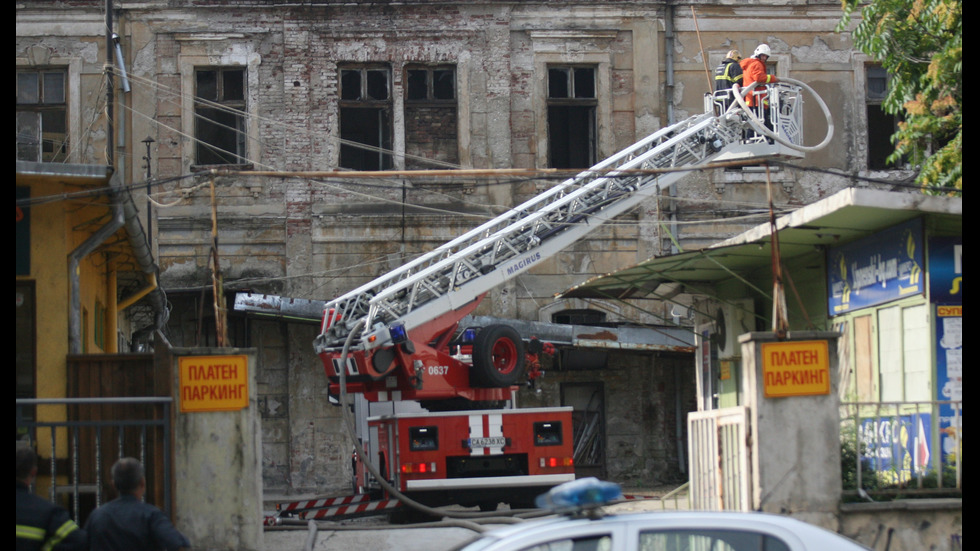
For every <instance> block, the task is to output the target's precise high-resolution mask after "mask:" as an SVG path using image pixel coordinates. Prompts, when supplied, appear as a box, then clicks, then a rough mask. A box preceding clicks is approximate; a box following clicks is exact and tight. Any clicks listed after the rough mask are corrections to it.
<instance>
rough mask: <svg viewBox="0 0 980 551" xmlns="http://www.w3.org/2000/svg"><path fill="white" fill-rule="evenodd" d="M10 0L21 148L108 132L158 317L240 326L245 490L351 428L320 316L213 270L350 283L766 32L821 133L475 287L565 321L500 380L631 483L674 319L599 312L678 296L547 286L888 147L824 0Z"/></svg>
mask: <svg viewBox="0 0 980 551" xmlns="http://www.w3.org/2000/svg"><path fill="white" fill-rule="evenodd" d="M17 6H18V7H17V14H16V15H17V37H16V60H17V72H18V105H17V108H18V111H17V112H18V159H20V157H21V155H23V156H25V159H24V160H27V159H26V157H30V156H35V157H36V159H34V160H45V161H61V162H88V163H91V162H100V161H103V160H104V158H105V155H104V152H105V150H106V148H107V147H111V148H112V149H113V151H114V152H115V159H116V161H115V164H116V170H117V172H119V173H121V174H122V177H123V179H124V181H125V182H126V183H127V184H128V185H131V186H133V194H134V197H135V198H136V202H137V204H138V205H141V208H143V207H142V205H144V204H145V209H144V211H143V212H142V215H143V223H144V225H145V227H146V228H147V230H148V235H149V237H150V242H151V246H152V248H153V251H154V255H155V258H156V259H157V261H158V263H159V266H160V269H161V282H160V283H161V286H162V287H163V289H164V290H165V291H166V293H167V299H168V301H169V305H170V308H171V310H170V321H169V323H168V325H167V327H166V328H165V331H164V333H165V335H166V336H167V338H168V340H169V341H170V343H171V344H173V345H175V346H188V347H192V346H215V345H220V344H221V339H223V335H222V334H221V333H222V331H227V341H224V342H225V344H226V345H229V346H240V347H253V348H255V349H257V351H258V356H259V359H260V361H259V364H260V365H259V373H258V375H257V379H258V381H259V388H257V389H255V391H256V392H258V394H259V397H260V404H261V407H262V426H263V443H264V444H263V466H264V470H263V482H264V485H265V488H266V492H267V493H279V494H300V493H313V492H315V493H328V492H335V491H338V490H344V489H347V488H349V485H350V478H349V477H350V452H351V443H350V440H349V437H348V436H347V434H346V433H345V432H344V430H343V428H342V426H341V423H340V422H339V420H340V415H339V412H338V411H337V408H335V407H333V406H331V405H329V403H328V396H327V391H326V386H327V385H326V383H327V381H326V378H325V376H324V373H323V369H322V366H321V364H320V360H319V359H318V358H317V357H316V356H315V355H314V353H313V348H312V342H313V339H314V337H315V336H316V334H317V332H318V330H319V327H318V325H317V324H316V323H315V322H310V321H308V320H295V319H294V320H290V319H283V318H263V317H258V316H250V315H243V314H241V313H239V312H236V311H234V309H233V308H232V305H233V302H234V297H235V294H236V293H238V292H252V293H257V294H264V295H274V296H282V297H293V298H296V299H305V300H314V301H316V300H326V299H329V298H332V297H335V296H337V295H339V294H342V293H344V292H346V291H348V290H350V289H352V288H355V287H356V286H358V285H360V284H362V283H364V282H365V281H368V280H369V279H371V278H374V277H376V276H378V275H380V274H383V273H386V272H388V271H389V270H392V269H394V268H397V267H398V266H400V265H402V264H403V263H405V262H406V261H407V260H409V259H411V258H413V257H414V256H417V255H418V254H420V253H422V252H425V251H428V250H431V249H432V248H434V247H436V246H438V245H441V244H442V243H444V242H446V241H449V240H450V239H452V238H454V237H455V236H457V235H459V234H461V233H463V232H465V231H466V230H468V229H470V228H472V227H474V226H477V225H479V224H480V223H482V222H483V221H486V220H488V219H489V218H492V217H493V216H496V215H498V214H500V213H502V212H504V211H506V210H507V209H509V208H511V207H513V206H515V205H518V204H520V203H522V202H523V201H525V200H527V199H529V198H531V197H533V196H534V195H536V194H537V193H540V192H542V191H544V190H546V189H548V188H549V187H551V186H553V185H556V184H557V183H559V182H560V181H561V179H562V178H564V177H566V176H567V174H566V175H562V173H561V172H558V171H552V172H547V171H543V172H540V173H537V174H531V173H529V172H528V173H523V172H521V171H520V169H525V170H528V171H530V170H531V169H580V168H586V167H588V166H591V165H593V164H594V163H596V162H597V161H600V160H602V159H604V158H606V157H608V156H610V155H612V154H613V153H615V152H617V151H619V150H621V149H622V148H624V147H626V146H628V145H630V144H632V143H635V142H636V141H638V140H640V139H642V138H643V137H645V136H647V135H649V134H651V133H652V132H654V131H656V130H659V129H660V128H663V127H665V126H667V125H669V124H671V123H672V122H676V121H679V120H682V119H684V118H686V117H688V116H690V115H693V114H697V113H700V112H701V111H702V110H703V105H704V95H705V93H707V92H709V91H710V90H712V89H713V87H714V84H713V76H712V71H713V69H714V67H715V66H716V65H718V64H719V63H720V62H721V61H722V59H723V58H724V56H725V53H726V52H727V51H728V50H730V49H732V48H737V49H739V50H741V52H742V54H743V55H744V56H749V55H751V53H752V51H753V50H754V49H755V47H756V46H757V45H758V44H759V43H762V42H765V43H768V44H769V45H770V47H771V49H772V54H773V55H772V57H771V58H770V60H769V69H770V72H772V73H774V74H776V75H780V76H789V77H792V78H794V79H797V80H800V81H804V82H807V83H808V84H809V85H810V86H811V87H812V88H813V89H814V90H815V91H816V92H817V93H818V94H820V96H821V97H823V98H824V99H825V100H826V101H827V102H828V103H829V104H830V105H831V111H832V116H833V129H834V132H835V137H834V140H833V141H832V143H831V144H830V145H829V146H828V147H826V148H825V149H823V150H821V151H818V152H816V153H812V154H809V155H808V156H807V157H806V159H805V160H803V161H800V162H799V163H796V164H795V165H792V166H786V165H773V166H771V167H770V168H769V170H766V169H764V168H763V167H758V166H754V167H729V168H716V169H712V170H704V171H698V172H692V173H691V174H690V175H689V176H688V177H687V178H686V179H685V180H684V181H683V182H682V183H681V184H679V185H677V186H676V187H675V188H674V189H671V190H670V191H669V192H665V193H664V195H663V196H661V197H658V198H654V199H651V200H649V201H647V202H646V203H644V205H643V206H642V207H641V208H637V209H634V210H632V211H630V212H629V213H627V214H625V215H623V216H621V217H619V218H617V219H615V220H611V221H609V222H607V223H606V224H605V225H604V226H603V227H602V228H600V229H598V230H596V231H595V232H593V233H592V234H591V235H590V237H589V238H587V239H584V240H581V241H579V242H577V243H575V244H574V245H572V246H571V247H570V248H568V249H567V250H565V251H563V252H562V253H560V254H558V255H556V256H554V257H552V258H550V259H547V260H546V261H544V262H542V263H541V264H540V265H539V266H536V267H534V268H533V269H532V270H530V271H529V272H527V273H526V274H524V275H522V276H520V277H518V278H516V279H514V280H511V281H509V282H508V283H506V284H505V285H502V286H500V287H499V288H497V289H494V290H493V291H492V292H491V293H490V295H489V296H488V297H487V299H486V300H485V301H484V302H483V304H482V305H481V307H480V309H479V310H478V311H477V312H476V314H478V315H481V316H493V317H496V318H506V319H512V320H519V321H524V322H535V323H542V324H551V325H566V326H567V325H571V326H573V327H574V328H575V330H574V335H573V338H571V339H569V340H568V342H562V343H559V344H560V345H561V346H559V353H558V354H557V355H556V356H555V358H554V359H553V360H550V361H549V364H548V365H546V366H545V367H546V376H545V377H544V378H543V379H541V380H540V381H539V383H538V384H537V386H536V388H534V389H525V390H522V391H520V393H519V394H518V397H517V402H518V404H519V405H521V406H530V405H560V404H569V405H574V406H575V407H576V409H577V413H578V414H579V415H580V418H581V419H583V420H586V421H590V422H592V421H594V427H595V431H596V432H595V433H594V435H595V439H594V446H593V448H592V450H593V452H594V453H593V454H592V455H590V456H588V459H587V460H586V461H583V462H581V463H580V464H581V465H582V468H583V472H586V470H588V472H589V473H590V474H597V475H600V476H603V477H606V478H609V479H611V480H616V481H617V482H620V483H621V484H623V485H624V486H627V487H643V486H649V485H655V484H656V485H659V484H670V483H676V482H682V481H683V480H684V479H685V476H686V475H685V461H686V459H685V453H686V451H685V443H684V442H685V434H684V433H685V419H686V413H687V412H688V411H692V410H694V409H696V398H695V390H694V380H695V377H694V373H693V371H692V370H693V367H692V366H693V361H692V355H693V336H691V337H690V338H688V337H683V336H682V337H673V336H672V337H670V338H669V339H667V340H666V342H663V343H661V344H649V341H648V340H647V337H646V336H643V335H640V336H636V337H633V336H631V335H632V333H629V332H626V331H623V329H624V328H623V326H624V325H629V326H630V327H635V328H637V331H638V332H640V333H642V332H643V331H646V332H648V333H657V331H661V332H663V331H667V329H663V330H661V329H659V328H668V329H669V331H678V329H677V328H676V326H680V327H681V328H682V329H681V330H680V334H681V335H683V334H684V333H685V332H686V333H688V334H691V333H692V331H691V330H690V324H691V320H692V319H693V315H692V313H691V311H690V308H689V307H690V306H691V304H690V302H689V301H686V299H685V295H684V294H680V295H676V296H674V295H673V294H671V293H670V291H669V290H664V291H663V297H662V298H663V300H656V301H642V302H630V301H616V300H588V301H586V300H581V299H566V300H558V301H556V300H555V299H554V296H555V294H556V293H559V292H561V291H563V290H565V289H568V288H570V287H573V286H575V285H578V284H580V283H582V282H583V281H585V280H587V279H589V278H591V277H594V276H596V275H600V274H605V273H608V272H612V271H615V270H617V269H619V268H622V267H624V266H628V265H632V264H635V263H636V262H639V261H642V260H644V259H647V258H650V257H653V256H656V255H660V254H665V253H668V252H672V251H674V252H676V251H677V250H691V249H696V248H699V247H703V246H706V245H709V244H711V243H714V242H716V241H718V240H720V239H723V238H726V237H729V236H731V235H734V234H736V233H739V232H740V231H742V230H744V229H746V228H749V227H752V226H755V225H757V224H759V223H760V222H763V221H765V220H766V219H767V217H768V215H769V203H768V201H767V197H768V195H769V193H770V189H771V194H772V202H773V204H774V205H775V208H776V209H777V210H780V211H782V210H785V209H791V208H794V207H799V206H801V205H805V204H808V203H811V202H813V201H814V200H816V199H819V198H822V197H825V196H828V195H830V194H832V193H833V192H835V191H837V190H839V189H841V188H843V187H847V186H849V185H853V182H852V181H850V180H849V179H847V178H844V177H838V176H834V175H833V174H831V173H829V172H828V170H829V171H839V172H841V173H849V174H865V175H874V174H876V172H875V171H879V170H884V171H886V172H882V173H880V174H889V175H891V174H893V172H894V171H891V170H888V169H889V167H886V166H884V164H883V163H884V161H883V156H882V154H881V147H882V146H881V144H880V143H879V142H877V141H876V140H878V139H879V138H884V139H885V141H886V142H887V135H889V134H890V132H891V128H889V125H891V124H893V123H894V121H892V120H891V119H890V118H888V117H887V116H882V115H881V111H880V101H881V99H882V97H883V93H884V90H885V88H884V86H885V85H886V80H887V78H886V75H883V74H881V73H880V71H879V70H878V69H876V67H875V66H873V65H871V64H869V61H868V60H867V59H866V58H864V57H863V56H861V55H860V54H858V53H856V52H855V51H854V50H853V49H852V47H851V45H850V40H849V35H848V33H847V32H836V31H835V28H836V27H837V25H838V22H839V19H840V4H839V2H837V1H836V0H788V1H785V2H778V3H776V2H768V1H761V0H760V1H755V0H748V1H745V2H739V3H737V4H736V3H732V2H719V1H701V2H694V3H693V4H688V5H684V6H680V5H675V4H673V3H670V2H647V1H595V2H585V1H542V2H534V1H531V2H509V1H490V0H479V1H470V2H445V1H434V0H433V1H426V0H414V1H413V0H409V1H402V2H383V1H382V2H376V1H375V2H332V1H322V2H320V1H312V2H285V1H279V0H269V1H258V0H255V1H248V0H239V1H231V0H228V1H206V0H197V1H182V0H166V1H164V0H147V1H141V2H129V1H120V0H115V1H114V2H108V3H106V2H102V1H92V2H86V1H79V0H75V1H72V2H29V1H28V2H19V3H18V4H17ZM107 9H108V11H109V13H108V14H107V13H106V10H107ZM107 15H108V17H107ZM109 19H111V25H112V26H111V28H112V30H113V31H114V32H115V34H117V35H118V36H117V40H115V41H111V40H108V39H107V36H106V28H107V25H106V21H107V20H109ZM109 43H112V44H113V45H114V47H113V48H112V49H115V51H114V52H109V51H108V50H109V49H110V48H108V47H107V45H108V44H109ZM107 54H108V55H107ZM107 68H108V69H109V70H110V71H111V73H112V75H113V77H114V78H113V86H114V90H113V92H114V93H113V95H112V98H113V107H114V109H113V110H112V113H113V116H112V119H111V124H112V125H113V128H114V130H115V132H114V133H113V134H111V135H113V136H114V140H113V141H114V143H112V144H107V143H106V132H105V131H104V128H105V127H106V125H107V124H108V122H107V119H106V104H107V100H106V97H107V94H106V89H105V83H106V79H105V77H104V73H105V71H106V70H107ZM31 77H33V81H32V80H31ZM22 80H23V82H25V83H26V82H41V83H42V85H43V86H44V87H45V88H44V89H43V90H42V92H43V95H42V98H41V99H30V98H28V99H25V100H24V101H23V102H22V101H21V82H22ZM59 83H60V84H59ZM806 123H807V125H808V126H807V128H806V133H805V136H806V140H805V142H806V143H817V142H819V141H820V140H821V139H822V136H824V135H825V132H827V129H828V124H827V121H825V120H824V117H823V115H822V114H821V112H820V109H819V108H818V107H817V104H816V102H813V103H812V104H808V107H807V114H806ZM32 140H33V142H32ZM22 142H23V143H24V146H23V147H21V143H22ZM32 143H33V144H34V145H35V147H33V148H32V147H30V146H31V144H32ZM807 167H811V168H818V169H821V170H809V169H807ZM450 169H467V171H466V172H465V173H464V175H456V176H446V175H445V173H444V172H441V171H444V170H450ZM339 171H347V172H345V173H343V174H338V172H339ZM364 171H370V172H372V174H371V175H370V177H366V175H365V176H359V174H358V172H364ZM405 171H416V174H405ZM379 172H380V174H379ZM767 182H771V183H772V186H771V188H770V187H769V186H767ZM144 200H145V201H144ZM219 276H220V277H219ZM216 281H219V282H220V286H217V285H216V284H215V282H216ZM216 288H219V289H222V290H223V291H220V292H219V294H222V293H223V295H224V296H223V299H224V300H223V301H218V305H217V306H215V301H214V298H213V294H214V290H215V289H216ZM216 312H217V316H216ZM224 317H227V324H226V325H224V324H217V323H216V318H217V319H221V318H224ZM216 327H225V328H226V329H216ZM651 327H653V328H657V329H651ZM683 328H686V329H683ZM670 335H675V333H670ZM136 344H137V345H138V344H140V343H136ZM586 424H587V423H583V426H585V425H586Z"/></svg>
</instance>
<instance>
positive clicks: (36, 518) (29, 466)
mask: <svg viewBox="0 0 980 551" xmlns="http://www.w3.org/2000/svg"><path fill="white" fill-rule="evenodd" d="M15 467H16V469H17V547H16V549H17V551H27V550H33V549H45V550H48V549H50V550H53V551H69V550H75V549H88V537H87V536H86V534H85V531H84V530H82V529H81V528H79V527H78V525H77V524H75V521H73V520H72V519H71V517H69V516H68V511H66V510H65V509H64V508H63V507H59V506H58V505H55V504H54V503H51V502H50V501H48V500H46V499H44V498H41V497H38V496H36V495H34V494H33V493H31V490H30V486H31V483H32V482H33V481H34V477H35V476H37V455H36V454H35V453H34V450H33V449H32V448H31V446H30V444H28V443H26V442H17V462H16V465H15Z"/></svg>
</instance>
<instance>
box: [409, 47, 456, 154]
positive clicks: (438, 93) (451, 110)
mask: <svg viewBox="0 0 980 551" xmlns="http://www.w3.org/2000/svg"><path fill="white" fill-rule="evenodd" d="M404 82H405V153H406V160H405V167H406V168H408V169H413V168H418V169H424V168H434V167H433V166H432V164H431V163H426V162H425V161H424V159H433V160H436V161H441V162H443V163H451V164H457V163H458V162H459V140H458V125H457V114H456V113H457V110H456V67H455V66H452V65H435V66H425V65H409V66H407V67H406V68H405V80H404Z"/></svg>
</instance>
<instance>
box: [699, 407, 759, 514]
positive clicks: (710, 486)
mask: <svg viewBox="0 0 980 551" xmlns="http://www.w3.org/2000/svg"><path fill="white" fill-rule="evenodd" d="M687 419H688V420H687V424H688V454H689V457H690V461H691V486H690V504H691V507H692V508H693V509H697V510H709V511H710V510H715V511H721V510H723V511H749V510H751V508H752V496H751V494H750V486H749V479H750V470H751V465H749V448H748V445H747V444H746V442H747V441H748V439H747V437H746V436H747V434H748V430H749V413H748V408H747V407H745V406H738V407H731V408H723V409H717V410H709V411H698V412H691V413H690V414H688V417H687Z"/></svg>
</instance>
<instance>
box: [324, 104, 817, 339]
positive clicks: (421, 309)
mask: <svg viewBox="0 0 980 551" xmlns="http://www.w3.org/2000/svg"><path fill="white" fill-rule="evenodd" d="M782 88H783V89H782V90H781V91H780V92H779V93H778V94H772V100H773V102H774V105H773V106H772V108H773V109H774V113H777V114H778V115H779V116H780V120H781V121H783V122H781V123H779V124H777V125H776V132H777V133H778V134H780V136H781V137H783V138H784V139H786V140H788V141H790V142H792V143H800V141H799V140H800V135H801V134H802V124H801V118H802V100H801V96H800V91H799V89H798V88H795V89H794V87H790V86H783V87H782ZM747 128H748V125H747V124H746V120H745V118H744V116H743V115H741V114H740V113H739V112H738V111H737V110H734V109H730V110H728V111H727V112H725V111H724V110H723V109H720V108H719V104H718V103H717V102H716V101H714V100H713V99H712V97H711V96H706V98H705V113H704V114H700V115H695V116H692V117H690V118H688V119H686V120H684V121H681V122H678V123H676V124H673V125H671V126H669V127H666V128H664V129H661V130H660V131H658V132H656V133H654V134H652V135H650V136H648V137H647V138H645V139H643V140H641V141H639V142H637V143H635V144H633V145H632V146H630V147H628V148H626V149H624V150H623V151H621V152H619V153H617V154H615V155H613V156H612V157H609V158H608V159H606V160H604V161H602V162H600V163H599V164H597V165H595V166H593V167H592V168H590V169H587V170H584V171H582V172H581V173H579V174H577V175H575V176H574V177H572V178H569V179H567V180H565V181H563V182H562V183H561V184H559V185H557V186H555V187H554V188H552V189H550V190H548V191H546V192H544V193H542V194H540V195H538V196H536V197H534V198H533V199H531V200H529V201H527V202H525V203H523V204H521V205H519V206H517V207H515V208H513V209H511V210H510V211H508V212H506V213H504V214H502V215H501V216H498V217H497V218H495V219H493V220H491V221H489V222H487V223H485V224H483V225H481V226H479V227H477V228H475V229H473V230H471V231H469V232H467V233H466V234H464V235H462V236H460V237H458V238H456V239H453V240H452V241H450V242H448V243H446V244H444V245H442V246H441V247H438V248H437V249H435V250H433V251H431V252H429V253H427V254H424V255H422V256H420V257H418V258H416V259H414V260H412V261H411V262H409V263H407V264H405V265H404V266H401V267H399V268H397V269H395V270H392V271H391V272H389V273H387V274H385V275H383V276H381V277H379V278H377V279H375V280H374V281H371V282H370V283H367V284H365V285H362V286H361V287H358V288H357V289H354V290H353V291H350V292H349V293H347V294H345V295H343V296H340V297H338V298H336V299H333V300H331V301H329V302H327V304H326V306H325V308H324V318H323V325H322V327H321V335H320V336H319V337H318V338H317V340H316V342H315V348H316V349H317V352H318V353H320V352H322V351H323V350H329V349H339V348H340V347H341V346H342V345H343V344H344V342H345V340H346V339H347V337H348V335H349V334H350V331H351V328H352V327H353V326H354V325H355V323H356V322H357V321H358V320H362V319H363V320H364V322H365V323H364V325H363V326H362V327H363V330H362V331H361V334H360V335H354V336H353V346H354V347H361V348H363V349H370V348H374V347H377V346H380V345H383V344H386V343H390V342H391V337H390V333H389V330H388V328H389V327H390V326H391V325H393V324H404V328H405V329H406V330H410V329H412V328H414V327H416V326H418V325H420V324H422V323H425V322H427V321H429V320H432V319H434V318H436V317H438V316H440V315H443V314H444V313H446V312H449V311H452V310H456V309H458V308H460V307H461V306H463V305H466V304H468V303H470V302H472V301H473V300H476V299H478V298H480V297H481V296H482V295H483V294H484V293H486V292H487V291H489V290H490V289H492V288H494V287H496V286H497V285H500V284H501V283H503V282H505V281H507V280H509V279H511V278H514V277H516V276H517V275H519V274H521V273H523V272H525V271H527V270H528V269H530V268H531V267H533V266H535V265H537V264H539V263H540V262H541V261H542V260H544V259H546V258H548V257H550V256H552V255H554V254H556V253H558V252H560V251H561V250H563V249H564V248H566V247H567V246H569V245H571V244H572V243H574V242H576V241H578V240H579V239H581V238H582V237H584V236H585V235H586V234H588V233H589V232H591V231H593V230H594V229H595V228H597V227H598V226H599V225H600V224H602V223H603V222H606V221H608V220H611V219H612V218H614V217H616V216H617V215H619V214H622V213H624V212H626V211H627V210H629V209H631V208H633V207H634V206H636V205H638V204H639V203H641V202H642V201H644V200H645V199H647V198H648V197H651V196H653V195H654V194H656V193H658V192H659V191H660V190H662V189H664V188H666V187H668V186H670V185H672V184H674V183H675V182H677V181H679V180H680V179H682V178H684V177H685V176H686V175H687V171H684V170H671V169H680V168H693V167H697V166H699V165H704V164H706V163H709V162H712V161H722V160H738V159H763V158H770V157H776V156H794V157H800V156H802V155H801V154H800V152H799V151H797V150H794V149H791V148H789V147H786V146H784V145H780V144H779V143H775V144H772V143H768V142H767V141H766V140H765V139H762V138H757V139H755V140H746V139H745V138H744V136H743V133H744V132H745V130H746V129H747ZM787 134H791V135H787ZM371 336H373V338H370V339H369V338H368V337H371Z"/></svg>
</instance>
